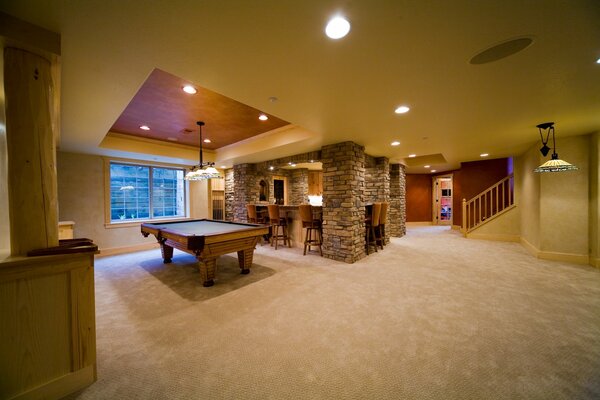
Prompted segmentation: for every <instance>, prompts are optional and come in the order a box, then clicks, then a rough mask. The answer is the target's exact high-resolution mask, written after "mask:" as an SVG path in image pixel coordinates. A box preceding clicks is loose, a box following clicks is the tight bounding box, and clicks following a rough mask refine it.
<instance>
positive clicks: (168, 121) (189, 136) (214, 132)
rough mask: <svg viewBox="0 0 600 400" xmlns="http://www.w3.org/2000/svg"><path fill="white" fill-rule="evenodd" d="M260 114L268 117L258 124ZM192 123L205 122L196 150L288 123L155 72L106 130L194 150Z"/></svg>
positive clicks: (196, 135) (195, 130) (195, 135)
mask: <svg viewBox="0 0 600 400" xmlns="http://www.w3.org/2000/svg"><path fill="white" fill-rule="evenodd" d="M186 85H190V86H191V87H192V88H194V89H195V90H196V93H193V94H188V93H186V92H184V91H183V88H184V87H185V86H186ZM260 116H264V117H267V118H268V119H266V120H261V119H259V117H260ZM264 117H263V118H264ZM198 120H201V121H202V122H204V123H205V125H204V126H203V128H202V139H203V143H202V147H203V149H212V150H214V149H218V148H220V147H223V146H227V145H230V144H233V143H236V142H239V141H242V140H245V139H249V138H251V137H253V136H256V135H260V134H261V133H265V132H268V131H271V130H273V129H277V128H280V127H282V126H285V125H288V124H289V122H286V121H283V120H281V119H279V118H277V117H275V116H273V115H268V114H266V113H263V112H261V111H260V110H257V109H255V108H253V107H249V106H247V105H245V104H242V103H240V102H239V101H235V100H233V99H230V98H228V97H226V96H223V95H220V94H218V93H215V92H213V91H211V90H208V89H205V88H203V87H200V86H197V85H193V84H190V82H188V81H185V80H184V79H181V78H178V77H176V76H175V75H172V74H169V73H167V72H164V71H161V70H159V69H155V70H154V71H152V73H151V74H150V76H148V78H147V79H146V80H145V81H144V83H143V84H142V86H141V87H140V89H139V90H138V91H137V93H136V94H135V96H133V99H132V100H131V102H130V103H129V104H128V105H127V107H126V108H125V110H123V113H122V114H121V115H120V116H119V118H118V119H117V121H116V122H115V123H114V125H113V126H112V127H111V128H110V131H111V132H117V133H122V134H126V135H131V136H135V137H143V138H147V139H155V140H162V141H168V142H176V143H179V144H186V145H189V146H199V130H198V125H197V124H196V122H197V121H198ZM142 127H144V128H142Z"/></svg>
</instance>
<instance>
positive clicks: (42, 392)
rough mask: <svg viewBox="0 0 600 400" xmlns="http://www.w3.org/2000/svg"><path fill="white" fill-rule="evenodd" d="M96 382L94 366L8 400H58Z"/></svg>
mask: <svg viewBox="0 0 600 400" xmlns="http://www.w3.org/2000/svg"><path fill="white" fill-rule="evenodd" d="M95 381H96V364H95V363H94V364H93V365H88V366H87V367H85V368H82V369H80V370H78V371H75V372H71V373H69V374H67V375H63V376H61V377H60V378H58V379H55V380H53V381H50V382H48V383H46V384H44V385H41V386H38V387H36V388H33V389H31V390H28V391H27V392H24V393H21V394H19V395H17V396H14V397H11V398H10V400H30V399H31V400H33V399H60V398H63V397H64V396H66V395H68V394H70V393H73V392H76V391H78V390H80V389H83V388H84V387H86V386H89V385H91V384H92V383H94V382H95Z"/></svg>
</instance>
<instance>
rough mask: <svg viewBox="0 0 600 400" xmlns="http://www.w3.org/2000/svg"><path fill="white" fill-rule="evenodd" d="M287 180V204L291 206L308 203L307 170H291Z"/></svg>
mask: <svg viewBox="0 0 600 400" xmlns="http://www.w3.org/2000/svg"><path fill="white" fill-rule="evenodd" d="M289 179H290V198H289V203H290V204H293V205H298V204H306V203H307V202H308V169H306V168H300V169H293V170H291V172H290V177H289Z"/></svg>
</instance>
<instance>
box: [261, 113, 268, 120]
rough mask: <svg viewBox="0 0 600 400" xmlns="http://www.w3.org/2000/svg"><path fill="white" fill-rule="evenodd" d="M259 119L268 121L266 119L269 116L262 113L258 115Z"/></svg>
mask: <svg viewBox="0 0 600 400" xmlns="http://www.w3.org/2000/svg"><path fill="white" fill-rule="evenodd" d="M258 119H260V120H261V121H266V120H268V119H269V117H267V116H266V115H265V114H260V115H259V116H258Z"/></svg>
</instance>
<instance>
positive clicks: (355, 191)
mask: <svg viewBox="0 0 600 400" xmlns="http://www.w3.org/2000/svg"><path fill="white" fill-rule="evenodd" d="M321 161H322V163H323V256H324V257H327V258H331V259H334V260H339V261H344V262H347V263H353V262H355V261H358V260H360V259H361V258H363V257H365V255H366V253H365V224H364V219H365V207H364V200H363V194H364V188H365V153H364V147H362V146H360V145H358V144H356V143H353V142H343V143H337V144H334V145H328V146H324V147H323V148H322V149H321Z"/></svg>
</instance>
